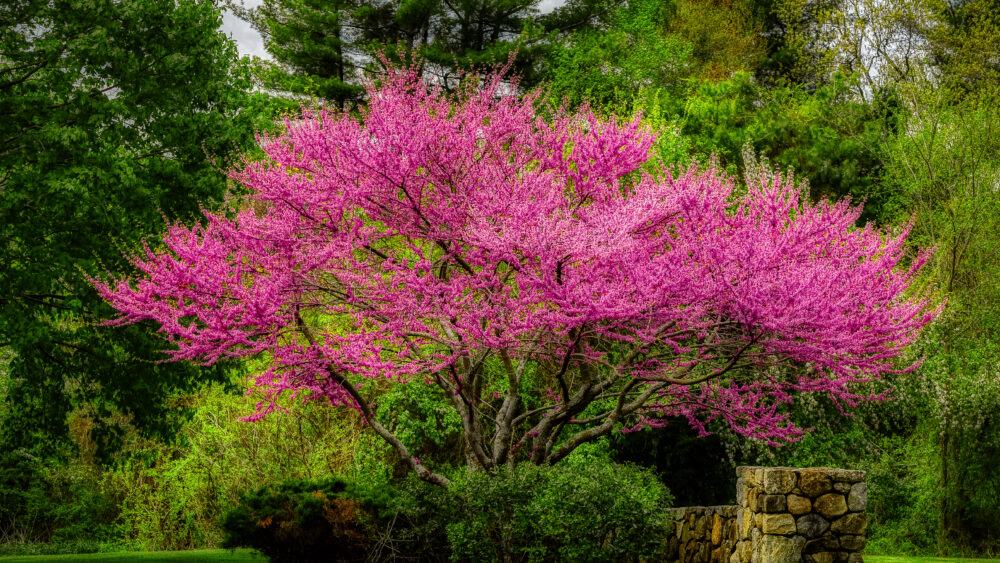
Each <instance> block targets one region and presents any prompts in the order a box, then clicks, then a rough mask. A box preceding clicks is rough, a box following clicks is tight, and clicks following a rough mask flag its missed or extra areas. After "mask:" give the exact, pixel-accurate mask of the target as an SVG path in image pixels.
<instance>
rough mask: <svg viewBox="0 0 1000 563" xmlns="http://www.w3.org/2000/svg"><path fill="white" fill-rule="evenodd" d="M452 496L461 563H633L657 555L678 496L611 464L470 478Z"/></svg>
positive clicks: (450, 529) (642, 474) (634, 470)
mask: <svg viewBox="0 0 1000 563" xmlns="http://www.w3.org/2000/svg"><path fill="white" fill-rule="evenodd" d="M449 493H450V494H451V495H453V496H454V497H455V498H456V499H457V500H458V502H459V505H460V508H461V511H460V512H459V514H461V517H460V519H458V520H457V521H455V522H453V523H451V524H448V526H447V535H448V541H449V543H450V544H451V547H452V557H453V559H455V560H461V561H466V560H471V561H532V562H535V561H634V560H638V559H641V558H652V557H656V556H657V555H658V554H660V553H661V550H662V549H663V547H664V546H663V540H664V539H665V538H666V537H667V534H668V533H669V531H670V520H669V519H668V518H667V513H666V508H667V507H668V506H670V504H671V502H672V500H673V499H672V497H671V495H670V492H669V491H668V490H667V489H666V487H664V486H663V485H662V484H661V483H660V482H659V481H658V480H657V479H656V477H654V476H653V474H652V473H650V472H648V471H646V470H644V469H640V468H638V467H635V466H631V465H618V464H613V463H587V464H579V465H576V464H571V463H569V464H557V465H555V466H551V467H549V466H536V465H531V464H521V465H518V466H516V467H514V468H513V469H511V468H504V469H501V470H499V471H498V472H497V473H496V474H495V475H488V474H486V473H484V472H475V471H472V472H467V473H465V474H464V475H460V476H458V477H457V478H456V479H455V481H454V482H453V485H452V487H451V489H450V490H449Z"/></svg>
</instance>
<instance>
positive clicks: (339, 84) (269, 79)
mask: <svg viewBox="0 0 1000 563" xmlns="http://www.w3.org/2000/svg"><path fill="white" fill-rule="evenodd" d="M358 4H359V3H358V2H356V1H353V2H352V1H351V0H347V1H340V0H337V1H329V0H266V1H265V2H264V3H263V4H261V5H260V6H259V7H258V8H257V9H256V10H247V11H239V12H240V13H241V14H242V15H243V16H244V17H245V18H247V19H249V20H250V21H251V22H252V23H253V25H254V27H255V28H256V29H257V30H258V31H260V33H261V35H263V37H264V39H265V45H266V47H267V50H268V52H269V53H271V55H272V56H273V57H274V60H275V61H276V63H277V64H275V65H270V64H266V63H264V67H263V70H264V72H263V79H264V85H265V86H266V87H268V88H272V89H276V90H279V91H284V92H289V93H291V94H298V95H307V96H316V97H318V98H321V99H324V100H328V101H330V102H334V103H336V104H338V105H341V106H343V105H344V104H345V103H346V102H349V101H355V100H357V99H359V97H360V96H361V94H362V91H363V90H362V88H361V86H360V85H358V83H357V78H358V76H357V75H358V68H357V66H356V65H357V60H358V55H359V50H358V45H354V44H352V42H351V41H350V40H349V39H348V37H347V36H348V34H349V33H350V32H351V30H352V28H353V26H352V25H350V24H349V22H348V21H347V20H348V18H349V17H350V15H351V14H352V13H353V11H354V10H356V9H358V7H359V6H358ZM355 34H356V32H355Z"/></svg>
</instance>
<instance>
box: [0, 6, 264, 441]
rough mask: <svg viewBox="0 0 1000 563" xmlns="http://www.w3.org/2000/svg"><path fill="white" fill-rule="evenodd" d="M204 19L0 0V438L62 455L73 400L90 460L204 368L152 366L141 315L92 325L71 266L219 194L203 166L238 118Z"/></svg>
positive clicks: (104, 262) (240, 136)
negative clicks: (5, 412) (2, 372)
mask: <svg viewBox="0 0 1000 563" xmlns="http://www.w3.org/2000/svg"><path fill="white" fill-rule="evenodd" d="M220 21H221V16H220V12H219V8H218V6H217V5H216V4H215V3H214V2H213V1H212V0H193V1H185V2H174V1H173V0H125V1H112V0H97V1H87V2H82V1H76V0H57V1H54V2H49V1H38V0H14V1H11V2H4V3H2V4H0V53H3V61H4V62H3V68H2V69H0V264H3V268H2V269H0V346H5V347H9V349H10V350H11V351H12V352H13V359H12V361H11V363H10V371H9V375H10V380H9V382H10V385H9V387H10V388H9V395H8V400H9V402H10V404H11V409H12V410H11V413H10V416H9V417H8V419H7V420H5V421H3V422H2V423H0V428H2V431H0V444H3V446H2V447H5V448H9V447H17V446H26V447H30V448H31V449H33V450H35V451H36V452H41V453H43V454H45V455H55V454H59V455H62V454H65V453H66V452H67V449H66V448H65V446H66V445H67V444H68V439H67V434H68V429H67V414H68V413H69V412H70V411H72V410H73V409H76V408H79V407H80V406H81V405H89V407H88V408H92V409H93V410H92V411H89V413H90V414H88V417H89V418H90V420H91V422H92V423H93V424H94V432H93V440H94V442H95V443H96V444H97V449H98V454H99V455H101V454H106V453H107V452H109V451H113V450H115V449H116V448H117V447H118V441H119V439H120V437H121V436H122V432H123V429H124V428H126V427H129V426H131V427H137V428H139V429H141V430H142V431H144V432H152V433H159V434H161V435H169V433H170V431H171V430H172V429H173V428H174V421H175V417H174V416H173V415H172V414H171V413H170V412H169V411H166V410H164V409H163V406H162V401H163V398H164V396H165V394H166V393H167V392H169V391H170V390H171V389H174V388H178V387H182V388H183V387H188V386H190V385H192V383H194V382H196V381H197V382H198V383H199V384H200V382H201V381H203V380H204V379H206V378H213V377H214V378H219V377H221V375H222V370H221V369H220V368H215V369H202V368H198V367H195V366H191V365H185V364H179V363H168V364H162V363H157V362H158V361H159V360H162V359H163V358H164V356H163V354H162V351H161V350H162V348H163V344H162V341H161V339H159V338H157V337H156V336H155V335H154V334H153V332H154V330H155V328H156V327H153V326H146V325H142V326H133V327H128V328H122V329H109V328H104V327H100V326H97V323H99V322H100V321H102V320H105V319H107V318H109V317H111V315H112V312H111V310H110V307H108V306H107V305H106V304H104V303H103V301H102V300H101V299H100V298H99V297H98V296H97V294H96V292H95V291H94V290H93V288H92V287H91V285H90V283H89V282H88V280H87V278H86V274H99V273H102V272H103V271H105V270H106V269H110V270H113V271H120V270H122V269H124V268H127V267H128V266H127V264H126V261H125V259H124V258H123V256H122V251H123V250H125V249H129V250H132V249H135V248H137V246H138V241H139V240H140V238H141V237H142V236H144V235H151V234H155V233H159V232H161V231H162V230H163V228H164V219H165V218H167V219H169V220H173V219H175V218H179V219H184V220H187V221H190V220H192V219H193V218H195V217H196V216H198V211H199V210H198V208H199V205H202V204H204V205H211V204H212V203H213V202H215V201H219V200H220V199H221V198H222V197H223V194H224V192H225V190H226V178H225V176H224V174H223V173H222V171H221V170H220V167H224V166H227V165H228V157H229V155H231V154H233V153H234V150H236V149H237V148H238V146H240V145H244V144H245V143H247V142H249V141H250V140H251V135H252V133H253V119H254V116H253V115H251V114H249V113H248V112H247V111H246V107H247V105H248V103H249V101H250V98H249V95H248V89H249V86H250V84H249V79H248V75H247V73H246V72H244V70H243V69H242V68H241V67H240V66H239V65H238V64H237V55H236V50H235V47H234V46H233V44H232V43H231V42H230V41H229V40H228V39H227V38H226V36H225V35H224V34H222V33H221V32H220V31H219V30H218V26H219V23H220ZM213 158H214V159H216V160H214V161H213V160H212V159H213ZM154 244H155V242H154Z"/></svg>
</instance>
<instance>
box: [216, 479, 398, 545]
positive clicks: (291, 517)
mask: <svg viewBox="0 0 1000 563" xmlns="http://www.w3.org/2000/svg"><path fill="white" fill-rule="evenodd" d="M387 505H388V497H386V496H381V495H377V494H374V493H373V492H371V491H370V490H365V489H362V488H359V487H355V486H353V485H351V484H349V483H347V482H345V481H344V480H342V479H337V478H332V477H331V478H328V479H323V480H318V481H286V482H284V483H281V484H277V485H269V486H266V487H263V488H261V489H258V490H256V491H254V492H252V493H249V494H247V495H246V496H245V497H244V498H243V499H242V502H241V503H240V504H239V506H237V507H235V508H233V509H232V510H230V511H229V512H228V513H226V514H225V516H223V519H222V527H223V529H224V530H225V533H226V538H225V540H224V541H223V547H227V548H235V547H252V548H254V549H256V550H258V551H260V552H261V553H263V554H264V555H266V556H268V557H269V558H270V560H271V561H275V562H284V561H287V562H295V561H365V560H366V558H367V557H368V556H369V555H370V552H371V551H372V550H373V549H374V548H375V547H376V546H377V540H378V537H379V523H378V520H377V517H378V514H379V513H380V512H385V509H386V507H387Z"/></svg>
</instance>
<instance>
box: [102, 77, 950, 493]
mask: <svg viewBox="0 0 1000 563" xmlns="http://www.w3.org/2000/svg"><path fill="white" fill-rule="evenodd" d="M502 87H503V83H502V81H501V76H500V75H499V74H496V75H491V76H489V77H486V78H485V87H484V88H483V89H482V90H478V91H476V90H467V91H463V92H462V93H461V97H460V98H458V99H457V100H454V101H453V99H452V98H450V97H448V96H445V95H443V94H442V93H441V92H440V91H438V90H430V89H428V88H427V87H426V86H425V85H424V83H423V81H422V80H421V79H420V78H419V76H418V73H417V72H416V71H415V70H412V69H411V70H409V71H405V72H403V71H393V72H390V74H389V75H387V76H386V77H384V78H383V80H382V83H381V86H380V87H378V90H375V88H376V87H375V86H374V85H371V84H369V85H368V88H369V92H368V94H369V96H368V97H369V100H370V102H369V105H368V107H367V108H366V109H365V110H364V111H363V112H362V116H361V117H360V118H354V117H351V116H349V115H347V114H344V113H335V114H330V113H325V112H322V113H320V114H319V115H317V116H310V117H307V118H306V119H304V120H303V121H301V122H297V123H294V124H293V123H291V122H289V123H288V124H287V126H286V127H287V133H285V134H283V135H280V136H278V137H275V138H271V139H267V140H266V141H265V143H264V150H265V151H266V152H267V153H268V155H269V157H270V158H271V159H272V160H271V162H266V163H259V164H251V165H250V166H249V167H248V168H247V169H246V170H244V171H243V172H240V173H238V174H237V177H238V178H239V179H240V181H242V182H244V183H245V184H246V185H247V186H248V187H249V188H250V189H251V190H252V191H253V193H254V197H255V198H256V201H257V202H259V204H260V205H258V206H255V207H254V209H248V210H246V211H243V212H241V213H240V214H239V216H238V218H236V219H235V220H232V221H230V220H228V219H226V218H225V217H224V216H221V215H214V214H207V215H206V218H207V219H208V223H207V225H206V226H205V227H191V228H189V227H184V226H181V225H180V224H177V225H175V226H174V227H172V228H171V229H170V231H169V233H168V234H167V236H166V237H165V239H164V244H165V245H166V246H165V248H164V249H163V250H152V249H147V250H146V251H145V252H144V253H143V255H141V256H137V257H136V259H135V264H136V266H137V267H138V268H139V269H140V270H141V271H142V272H143V273H144V277H143V278H142V279H140V280H138V281H137V282H136V283H135V285H133V284H132V283H130V282H129V281H128V280H127V279H124V280H121V281H119V282H118V283H116V284H115V285H114V286H111V285H108V284H105V283H101V282H98V283H97V286H98V288H99V290H100V291H101V293H102V295H104V296H105V297H106V298H107V299H108V300H110V301H111V302H112V303H113V304H114V306H115V307H116V308H118V309H119V310H120V311H121V312H122V315H123V316H122V317H121V318H120V319H119V320H118V321H117V322H118V323H120V324H121V323H126V324H128V323H134V322H138V321H142V320H154V321H156V322H158V323H160V325H161V327H162V328H161V330H163V331H164V332H165V333H166V334H167V335H168V336H169V338H170V339H171V341H172V342H174V343H175V344H176V345H177V346H178V348H177V350H176V351H174V352H173V353H172V357H173V359H176V360H197V361H202V362H208V363H212V362H215V361H218V360H221V359H224V358H229V357H248V356H258V355H262V354H265V355H267V356H268V357H269V358H270V359H271V361H270V367H269V369H268V370H267V371H265V372H264V373H262V374H261V375H260V376H259V377H258V379H257V385H258V386H261V387H264V388H267V389H270V390H271V392H272V393H273V394H275V395H280V394H282V393H284V392H286V391H293V392H296V393H305V395H306V397H307V398H312V399H317V400H321V401H323V402H325V403H328V404H331V405H340V406H348V407H352V408H355V409H357V410H358V411H359V413H360V414H361V415H362V416H364V418H365V419H366V421H367V422H368V423H369V424H370V425H371V427H372V428H373V430H374V431H375V432H376V433H378V434H379V435H380V436H381V437H382V438H383V439H384V440H385V441H386V442H388V443H389V444H390V445H391V446H392V447H393V448H394V449H395V450H396V452H397V453H398V454H399V456H400V458H401V459H403V460H404V461H405V462H406V463H408V464H409V466H410V468H411V469H412V470H413V471H414V472H416V473H417V474H418V475H420V476H421V477H422V478H424V479H425V480H428V481H430V482H435V483H439V484H446V483H447V482H448V480H447V478H446V477H445V476H443V475H440V474H437V473H434V472H433V471H431V470H430V469H429V468H427V467H426V466H425V465H424V464H422V463H421V461H420V460H419V459H417V458H416V457H414V456H413V455H412V453H411V452H410V451H409V450H408V449H407V447H406V446H405V444H404V443H403V442H402V441H400V439H399V438H398V437H397V436H396V435H395V434H393V433H392V432H391V431H389V430H388V429H387V428H386V427H385V426H383V425H382V424H381V423H380V422H378V420H377V418H376V413H375V410H374V407H373V403H374V402H375V401H377V396H374V395H372V394H370V393H368V392H366V391H364V388H363V387H362V386H363V385H364V384H365V382H366V381H373V380H374V381H377V380H388V381H390V382H395V383H397V384H400V385H418V386H419V385H432V386H436V391H437V392H438V393H441V394H442V395H443V396H445V397H448V398H449V400H450V402H451V405H452V407H453V408H454V409H455V411H456V413H457V414H458V416H459V419H460V422H461V429H462V437H463V446H464V450H465V456H466V460H467V464H468V465H469V466H470V467H472V468H485V469H489V470H492V469H494V468H496V467H498V466H502V465H505V464H510V465H513V464H514V463H515V462H516V461H517V460H530V461H531V462H533V463H535V464H552V463H555V462H558V461H560V460H562V459H563V458H565V457H566V456H567V455H569V454H570V453H571V452H572V451H573V450H574V449H575V448H577V447H578V446H580V445H582V444H585V443H588V442H591V441H593V440H595V439H597V438H599V437H601V436H603V435H606V434H608V433H609V432H610V431H611V430H612V429H615V428H622V427H628V426H633V425H636V424H638V425H640V426H641V425H656V424H657V422H656V420H657V419H658V417H660V416H670V415H680V416H684V417H686V418H687V419H688V420H689V422H690V423H691V424H692V425H693V426H695V427H696V428H702V429H703V428H704V425H705V423H706V422H707V421H711V420H715V419H719V420H722V421H725V422H726V423H727V424H729V425H730V426H731V427H732V428H734V429H735V430H736V431H738V432H740V433H741V434H743V435H746V436H752V437H756V438H759V439H764V440H768V441H771V442H775V441H780V440H790V439H794V438H795V437H797V436H798V435H800V434H801V431H800V430H798V429H796V428H795V427H794V425H793V424H792V423H791V422H790V421H788V420H787V416H786V415H783V414H781V413H780V412H779V411H778V409H779V406H780V405H781V404H782V403H784V402H787V401H788V400H789V393H794V392H817V393H824V394H827V395H829V396H830V397H832V398H833V399H834V400H836V401H843V402H845V403H846V404H857V403H858V402H860V401H863V400H865V399H866V398H869V397H866V396H864V395H858V394H856V393H855V392H854V391H852V385H853V384H857V383H861V382H865V381H869V380H871V379H873V378H877V377H879V376H880V375H881V374H882V373H886V372H892V371H895V369H896V368H895V366H894V364H893V361H892V360H893V358H895V357H896V356H897V355H899V354H900V353H901V352H902V351H903V349H904V348H905V346H906V344H907V343H909V342H910V341H912V339H913V338H915V337H916V335H917V333H918V331H919V329H920V328H921V327H922V326H923V325H924V324H926V323H927V322H929V321H930V320H931V319H932V318H933V316H934V314H935V312H934V311H933V310H931V309H929V308H928V303H927V302H926V301H924V300H909V299H907V298H906V297H905V296H904V295H905V292H906V291H907V289H908V286H909V284H910V280H911V279H912V277H913V275H914V274H915V273H916V272H917V270H918V268H919V267H920V264H921V263H922V259H919V258H918V259H916V260H915V261H914V262H913V265H912V266H911V267H910V268H909V269H905V270H902V271H897V270H895V267H896V265H897V264H898V263H899V261H900V260H901V259H902V258H903V250H904V241H905V232H904V233H903V234H900V235H897V236H889V235H886V234H883V233H880V232H877V231H875V230H873V229H870V228H869V229H863V230H862V229H856V228H854V226H853V225H854V222H855V220H856V219H857V217H858V211H857V210H854V209H852V208H850V207H849V206H847V205H846V204H832V203H827V202H821V203H819V204H815V205H814V204H812V203H809V202H808V201H802V200H801V198H800V194H799V193H798V191H797V190H796V189H795V188H794V187H792V186H791V185H790V184H789V183H787V182H783V181H782V180H781V179H780V178H771V177H767V176H761V177H760V179H759V183H756V184H751V185H750V186H749V187H748V192H747V193H746V194H745V195H743V196H742V197H738V198H737V199H736V201H735V202H731V200H730V197H731V196H733V186H732V184H731V183H729V182H728V181H726V180H725V179H724V178H722V177H719V176H718V175H717V174H716V173H715V172H713V171H708V172H689V173H687V174H685V175H680V176H677V177H672V176H669V175H668V176H657V175H654V174H650V173H646V172H642V171H638V168H639V167H640V166H641V165H642V164H643V163H644V162H645V161H646V160H647V158H648V151H649V148H650V146H651V143H652V141H653V139H652V138H651V137H650V135H649V134H648V133H647V132H645V131H643V130H642V129H641V128H640V127H639V124H638V122H636V121H633V122H631V123H624V124H622V125H618V124H617V123H616V122H615V121H613V120H612V121H609V122H602V121H601V120H599V119H597V118H596V117H595V116H594V115H593V114H589V113H582V114H571V113H564V112H561V111H558V110H553V112H554V113H553V116H552V118H551V119H552V122H551V123H550V122H547V121H544V120H542V119H541V118H540V117H538V116H536V114H535V110H534V104H535V101H536V96H537V95H534V96H531V95H529V96H527V97H525V98H523V99H518V98H516V97H513V96H508V97H502V96H500V92H501V88H502ZM401 115H405V116H407V118H406V119H398V116H401ZM583 123H586V124H587V125H586V126H581V124H583ZM748 240H752V241H755V244H753V245H747V244H746V241H748ZM782 366H785V367H789V366H801V368H800V369H788V370H784V371H783V370H781V369H779V368H780V367H782ZM761 370H765V371H766V373H767V376H766V377H762V376H761V373H762V372H761ZM365 387H368V386H367V385H366V386H365ZM529 406H530V407H529ZM271 410H273V406H269V405H268V404H267V403H265V404H263V405H262V407H261V412H260V415H261V416H264V415H266V414H267V413H268V412H270V411H271ZM564 433H565V434H564Z"/></svg>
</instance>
